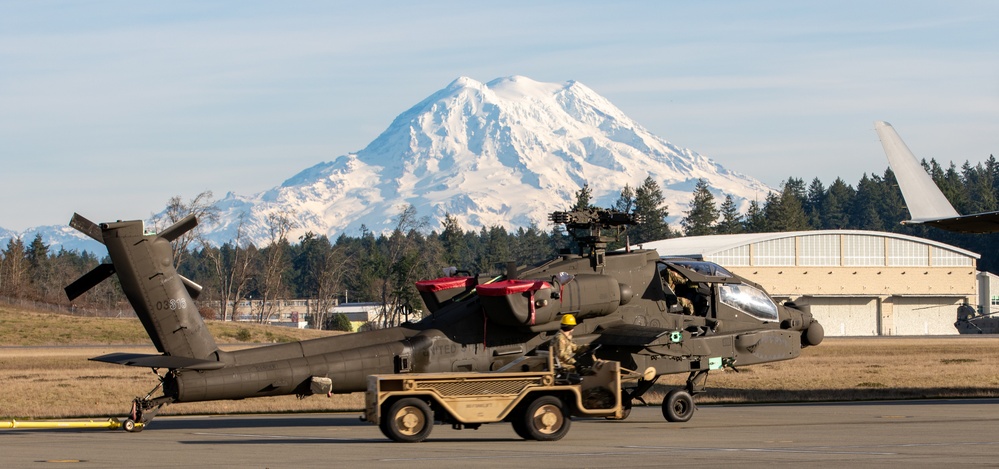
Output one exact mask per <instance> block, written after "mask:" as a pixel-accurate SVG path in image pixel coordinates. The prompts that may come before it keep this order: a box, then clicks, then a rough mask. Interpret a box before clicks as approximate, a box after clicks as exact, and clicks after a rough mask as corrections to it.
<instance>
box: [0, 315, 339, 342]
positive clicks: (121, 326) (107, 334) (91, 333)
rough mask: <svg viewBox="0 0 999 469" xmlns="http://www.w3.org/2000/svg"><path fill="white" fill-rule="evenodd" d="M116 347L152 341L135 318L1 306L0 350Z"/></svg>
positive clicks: (232, 334) (284, 337) (239, 326)
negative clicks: (11, 347)
mask: <svg viewBox="0 0 999 469" xmlns="http://www.w3.org/2000/svg"><path fill="white" fill-rule="evenodd" d="M208 329H209V330H210V331H211V332H212V335H214V336H215V340H216V342H218V343H220V344H233V343H274V342H295V341H299V340H306V339H314V338H317V337H326V336H330V335H337V334H342V332H334V331H316V330H311V329H308V330H306V329H292V328H290V327H279V326H264V325H260V324H247V323H233V322H224V323H223V322H217V321H210V322H209V323H208ZM244 330H245V331H246V332H245V333H244V332H242V331H244ZM247 334H249V336H248V337H249V338H247ZM119 344H120V345H151V344H152V341H151V340H149V336H147V335H146V331H145V330H144V329H143V328H142V324H141V323H139V320H138V319H137V318H126V319H119V318H93V317H78V316H69V315H64V314H56V313H46V312H39V311H26V310H23V309H17V308H12V307H10V306H4V305H0V346H26V345H30V346H38V345H119Z"/></svg>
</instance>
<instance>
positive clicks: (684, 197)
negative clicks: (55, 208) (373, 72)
mask: <svg viewBox="0 0 999 469" xmlns="http://www.w3.org/2000/svg"><path fill="white" fill-rule="evenodd" d="M648 176H652V178H653V179H654V180H655V181H656V182H657V183H659V185H660V187H661V188H662V190H663V194H664V196H665V198H666V202H667V203H668V204H669V212H670V215H671V220H670V221H671V223H673V224H674V225H676V224H678V222H679V220H680V218H682V217H683V215H684V213H683V212H684V211H686V210H687V209H688V202H689V201H690V198H691V195H692V191H693V189H694V185H695V184H696V182H697V179H698V178H704V179H706V180H707V181H708V182H709V185H710V186H711V188H712V191H713V192H714V195H715V197H716V199H717V202H718V203H719V204H720V203H721V201H722V200H723V199H724V196H725V195H726V194H730V195H732V196H733V198H734V199H735V201H736V202H737V203H738V204H740V206H741V207H742V208H743V209H744V208H745V207H746V206H747V205H748V203H749V201H750V200H753V199H754V198H755V199H762V198H764V197H765V195H766V194H767V192H769V191H770V190H771V189H770V188H769V187H767V186H766V185H764V184H763V183H762V182H760V181H758V180H756V179H754V178H752V177H749V176H745V175H743V174H739V173H736V172H733V171H729V170H727V169H725V168H724V167H722V166H721V165H719V164H717V163H715V162H714V161H712V160H711V159H709V158H707V157H705V156H703V155H700V154H698V153H696V152H694V151H691V150H688V149H685V148H679V147H677V146H676V145H673V144H672V143H669V142H668V141H666V140H664V139H662V138H660V137H657V136H655V135H653V134H651V133H650V132H649V131H648V130H646V129H645V128H644V127H642V126H641V125H639V124H638V123H636V122H635V121H633V120H631V119H630V118H628V116H626V115H625V114H624V113H623V112H621V110H620V109H618V108H617V107H615V106H614V105H613V104H611V103H610V102H609V101H607V100H606V99H605V98H603V97H602V96H600V95H599V94H597V93H596V92H594V91H593V90H591V89H590V88H588V87H586V86H585V85H583V84H582V83H579V82H576V81H568V82H565V83H541V82H537V81H534V80H531V79H529V78H526V77H522V76H512V77H506V78H498V79H496V80H493V81H491V82H488V83H485V84H483V83H480V82H478V81H475V80H473V79H471V78H467V77H461V78H458V79H457V80H454V81H453V82H452V83H451V84H449V85H448V86H447V87H445V88H444V89H442V90H440V91H437V92H436V93H434V94H432V95H430V96H429V97H428V98H426V99H424V100H423V101H421V102H420V103H418V104H416V105H415V106H413V107H411V108H410V109H409V110H407V111H405V112H403V113H402V114H400V115H399V116H398V117H396V119H395V120H394V121H393V122H392V124H391V125H389V127H388V128H387V129H386V130H385V131H384V132H383V133H382V134H381V135H380V136H378V138H376V139H375V140H374V141H372V142H371V143H370V144H369V145H368V146H367V147H366V148H364V149H363V150H360V151H358V152H356V153H350V154H346V155H343V156H340V157H338V158H336V159H335V160H333V161H330V162H323V163H319V164H316V165H315V166H312V167H311V168H308V169H305V170H303V171H301V172H299V173H298V174H296V175H294V176H292V177H291V178H289V179H288V180H286V181H284V183H282V184H281V185H280V186H277V187H275V188H273V189H270V190H268V191H265V192H261V193H259V194H256V195H249V196H244V195H237V194H234V193H231V192H230V193H228V194H227V195H226V196H225V197H224V198H223V199H221V200H219V201H218V202H217V203H216V206H217V207H218V209H219V212H220V222H219V225H217V226H204V225H203V229H206V230H208V232H207V233H205V234H206V235H207V237H208V238H209V239H210V240H211V241H212V242H213V243H215V244H222V243H225V242H230V241H232V240H234V239H235V238H236V233H237V229H238V227H239V226H240V224H242V226H243V229H244V233H245V236H246V237H248V238H249V239H250V240H252V241H253V242H254V244H256V245H257V246H263V245H266V244H267V243H268V242H269V241H270V237H269V234H268V233H269V229H268V223H267V219H268V215H270V214H277V213H279V212H282V211H284V212H288V213H294V217H293V219H294V220H295V223H296V224H297V225H296V226H295V228H294V229H293V231H292V232H291V233H290V234H289V236H288V238H289V239H290V240H292V241H294V240H297V239H298V237H299V236H301V235H303V234H304V233H306V232H309V231H312V232H314V233H321V234H327V235H329V236H330V237H331V238H335V237H336V236H339V235H340V234H341V233H345V234H347V235H349V236H357V235H359V234H360V232H361V227H362V225H363V226H364V227H366V228H367V229H368V230H369V231H372V232H376V233H379V232H385V231H389V230H391V229H393V228H394V227H395V225H396V219H397V217H398V215H399V214H400V213H401V212H402V210H403V209H404V208H405V207H406V206H407V205H413V206H414V207H415V208H416V210H417V216H418V217H420V218H423V217H428V218H429V220H430V222H431V228H435V227H439V226H440V222H441V220H443V218H444V215H445V213H450V214H451V215H453V216H455V217H456V218H457V219H458V221H459V222H460V223H461V224H462V225H463V226H464V228H465V229H466V230H469V229H478V228H480V227H482V226H486V227H488V226H493V225H500V226H504V227H506V228H508V229H511V228H516V227H520V226H527V225H529V224H530V223H532V222H534V223H537V224H538V226H539V227H541V228H542V229H549V228H550V225H549V224H548V222H547V214H548V213H549V212H552V211H556V210H565V209H568V208H569V207H570V206H571V205H572V204H573V203H574V202H575V194H576V192H577V191H579V189H580V188H581V187H582V186H583V184H589V187H590V190H591V192H592V203H593V204H594V205H596V206H601V207H610V206H613V205H614V203H615V202H616V201H617V199H618V197H619V196H620V193H621V190H622V189H623V188H624V186H625V185H626V184H627V185H630V186H631V187H632V188H633V189H634V188H636V187H638V186H640V185H641V184H642V182H643V181H644V180H645V178H646V177H648ZM147 226H152V225H151V224H150V223H148V222H147ZM35 233H42V238H43V240H44V241H45V242H46V243H49V244H52V245H53V248H52V249H55V250H58V249H59V248H60V247H63V248H65V249H67V250H73V249H76V250H88V251H90V252H97V253H101V254H103V252H104V251H103V247H101V246H100V245H99V244H98V243H96V242H95V241H93V240H91V239H90V238H87V237H86V236H84V235H82V234H80V233H78V232H76V231H75V230H73V229H71V228H69V227H68V226H66V225H53V226H46V227H37V228H32V229H29V230H26V231H25V232H23V233H20V234H19V235H20V236H21V239H22V240H24V242H25V243H29V242H31V240H32V239H33V238H34V236H35ZM14 235H18V234H17V233H11V232H9V231H8V232H4V231H0V242H2V243H3V245H2V246H0V248H2V247H5V246H6V243H7V239H9V237H10V236H14ZM5 236H6V237H7V238H4V237H5Z"/></svg>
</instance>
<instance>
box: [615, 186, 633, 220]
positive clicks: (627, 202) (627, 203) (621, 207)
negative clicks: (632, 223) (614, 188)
mask: <svg viewBox="0 0 999 469" xmlns="http://www.w3.org/2000/svg"><path fill="white" fill-rule="evenodd" d="M634 206H635V190H634V189H632V188H631V186H630V185H628V184H625V185H624V189H621V196H620V197H618V198H617V202H615V203H614V210H617V211H619V212H624V213H631V210H632V208H634Z"/></svg>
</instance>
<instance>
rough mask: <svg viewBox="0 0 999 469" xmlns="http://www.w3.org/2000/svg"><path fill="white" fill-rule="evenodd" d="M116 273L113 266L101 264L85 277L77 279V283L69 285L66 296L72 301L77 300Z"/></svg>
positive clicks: (84, 275)
mask: <svg viewBox="0 0 999 469" xmlns="http://www.w3.org/2000/svg"><path fill="white" fill-rule="evenodd" d="M114 272H115V270H114V265H113V264H101V265H99V266H97V267H94V269H93V270H91V271H90V272H87V273H85V274H83V277H80V278H78V279H76V281H75V282H73V283H71V284H69V285H68V286H67V287H66V288H65V290H66V296H68V297H69V299H70V300H75V299H76V297H78V296H80V295H82V294H84V293H86V292H87V290H90V289H91V288H94V286H95V285H97V284H98V283H101V282H103V281H104V279H106V278H108V277H110V276H111V274H113V273H114Z"/></svg>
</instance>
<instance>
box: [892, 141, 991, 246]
mask: <svg viewBox="0 0 999 469" xmlns="http://www.w3.org/2000/svg"><path fill="white" fill-rule="evenodd" d="M874 130H875V131H877V133H878V137H879V138H880V139H881V146H882V147H884V150H885V155H887V156H888V165H889V166H890V167H891V170H892V171H893V172H894V173H895V178H896V179H897V180H898V186H899V188H900V189H901V190H902V198H904V199H905V204H906V206H908V208H909V216H910V217H911V218H912V219H911V220H908V221H904V222H902V223H906V224H909V223H913V224H919V223H924V224H927V225H932V226H935V227H937V228H941V229H945V230H950V231H960V232H965V233H991V232H995V231H999V212H988V213H979V214H975V215H965V216H962V215H961V214H959V213H957V210H955V209H954V206H953V205H951V204H950V202H949V201H947V197H946V196H944V195H943V192H941V191H940V188H939V187H937V185H936V184H935V183H934V182H933V178H931V177H930V175H929V174H927V173H926V170H925V169H924V168H923V166H922V165H921V164H920V163H919V161H918V160H916V157H915V155H913V154H912V152H911V151H909V147H907V146H906V145H905V142H903V141H902V138H901V137H899V136H898V132H896V131H895V128H894V127H892V126H891V124H889V123H887V122H884V121H877V122H875V123H874Z"/></svg>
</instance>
